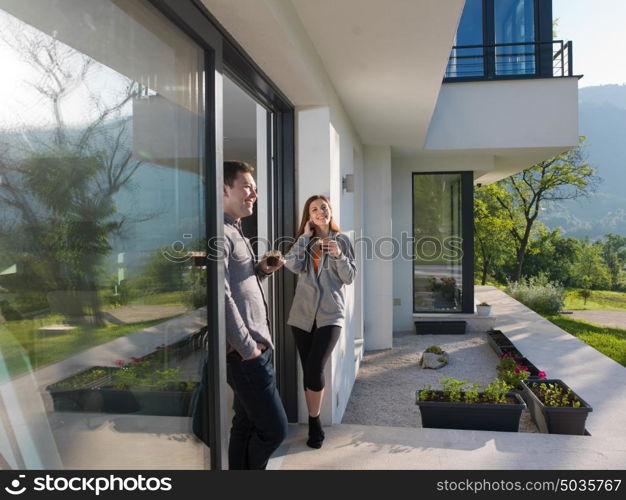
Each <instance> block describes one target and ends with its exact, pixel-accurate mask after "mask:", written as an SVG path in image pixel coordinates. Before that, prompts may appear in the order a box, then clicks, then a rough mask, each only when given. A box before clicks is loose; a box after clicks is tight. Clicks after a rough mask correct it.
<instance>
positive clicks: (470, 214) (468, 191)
mask: <svg viewBox="0 0 626 500" xmlns="http://www.w3.org/2000/svg"><path fill="white" fill-rule="evenodd" d="M451 174H458V175H460V176H461V231H462V238H463V242H462V245H461V246H462V250H463V257H462V258H461V277H462V279H461V282H462V284H463V294H462V296H461V310H460V311H446V313H447V314H473V312H474V172H473V171H469V170H461V171H435V172H413V173H412V174H411V214H412V215H411V231H412V234H413V233H414V231H415V210H414V207H415V199H414V189H413V185H414V178H415V176H419V175H451ZM413 251H415V246H413ZM414 265H415V256H414V255H413V256H412V259H411V276H413V274H414V267H413V266H414ZM411 290H412V296H411V297H415V280H414V279H412V280H411ZM413 312H415V307H414V305H413ZM419 313H420V314H441V312H438V311H430V312H425V311H419Z"/></svg>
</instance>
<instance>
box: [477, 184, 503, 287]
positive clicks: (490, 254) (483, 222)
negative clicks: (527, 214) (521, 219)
mask: <svg viewBox="0 0 626 500" xmlns="http://www.w3.org/2000/svg"><path fill="white" fill-rule="evenodd" d="M497 195H499V196H504V193H502V188H500V187H498V186H497V185H494V184H490V185H488V186H482V187H480V188H477V189H476V191H475V195H474V247H475V249H476V252H475V265H476V270H477V271H478V272H479V273H480V283H481V285H485V284H487V278H488V276H490V275H493V271H494V270H495V269H496V268H498V267H500V266H502V264H504V262H505V260H506V259H507V257H508V256H510V254H511V252H510V249H511V248H512V247H513V241H512V239H511V235H510V231H511V228H512V222H511V220H510V219H508V218H507V217H506V214H505V213H504V210H503V209H502V207H501V206H500V204H499V203H498V200H497Z"/></svg>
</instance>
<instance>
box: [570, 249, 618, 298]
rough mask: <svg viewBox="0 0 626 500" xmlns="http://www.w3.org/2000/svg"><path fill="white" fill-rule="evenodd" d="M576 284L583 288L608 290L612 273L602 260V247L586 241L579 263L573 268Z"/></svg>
mask: <svg viewBox="0 0 626 500" xmlns="http://www.w3.org/2000/svg"><path fill="white" fill-rule="evenodd" d="M572 274H573V277H574V284H575V285H576V286H579V287H581V288H593V289H596V290H597V289H606V288H607V287H608V286H609V283H610V281H611V280H610V273H609V269H608V267H607V265H606V264H605V263H604V259H603V258H602V247H601V246H600V245H597V244H595V245H594V244H591V243H589V241H584V242H583V243H582V246H581V250H580V256H579V259H578V262H576V264H574V266H573V268H572Z"/></svg>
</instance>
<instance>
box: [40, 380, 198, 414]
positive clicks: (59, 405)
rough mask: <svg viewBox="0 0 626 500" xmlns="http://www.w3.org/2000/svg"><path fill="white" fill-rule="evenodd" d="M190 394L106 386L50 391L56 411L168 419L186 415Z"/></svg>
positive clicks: (190, 392) (187, 392) (188, 409)
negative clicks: (155, 416) (131, 414)
mask: <svg viewBox="0 0 626 500" xmlns="http://www.w3.org/2000/svg"><path fill="white" fill-rule="evenodd" d="M192 394H193V391H156V390H155V391H139V390H123V389H114V388H109V387H102V388H99V389H74V390H51V391H50V396H52V401H53V403H54V409H55V410H56V411H76V412H92V413H133V414H136V415H157V416H169V417H185V416H189V415H190V408H189V406H190V403H191V396H192Z"/></svg>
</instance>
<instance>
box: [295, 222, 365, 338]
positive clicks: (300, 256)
mask: <svg viewBox="0 0 626 500" xmlns="http://www.w3.org/2000/svg"><path fill="white" fill-rule="evenodd" d="M329 237H330V238H332V239H334V240H336V241H337V243H338V244H339V247H340V248H341V255H340V256H339V257H338V258H335V257H333V256H331V255H328V254H326V255H323V256H322V258H321V259H320V263H319V267H318V273H317V274H316V273H315V268H314V267H313V257H312V252H311V249H310V247H311V245H312V243H313V242H314V239H312V238H309V237H308V236H305V235H302V236H300V238H298V241H296V243H295V244H294V246H293V247H291V250H289V252H288V253H287V255H285V261H286V262H285V267H287V269H289V270H290V271H292V272H294V273H296V274H297V275H298V286H297V287H296V294H295V296H294V298H293V304H292V305H291V311H290V312H289V319H288V320H287V324H289V325H291V326H295V327H296V328H300V329H301V330H305V331H307V332H310V331H311V330H312V329H313V323H314V322H315V324H316V326H317V327H318V328H319V327H322V326H330V325H337V326H340V327H342V328H343V326H344V322H345V317H346V301H345V288H346V285H349V284H351V283H352V282H353V281H354V277H355V275H356V265H355V263H354V249H353V248H352V244H351V243H350V240H349V239H348V237H347V236H346V235H345V234H341V233H335V232H334V231H331V232H330V234H329Z"/></svg>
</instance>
